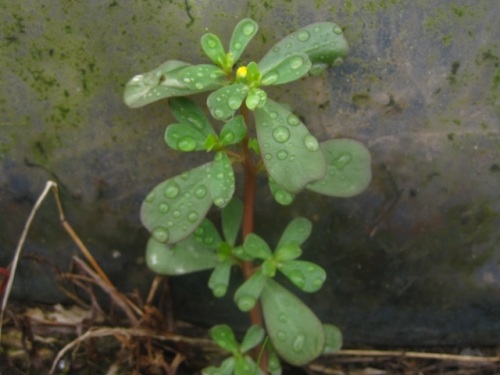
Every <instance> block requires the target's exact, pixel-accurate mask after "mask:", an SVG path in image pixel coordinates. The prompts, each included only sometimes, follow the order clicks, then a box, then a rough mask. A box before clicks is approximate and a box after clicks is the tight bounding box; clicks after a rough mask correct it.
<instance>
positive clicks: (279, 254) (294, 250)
mask: <svg viewBox="0 0 500 375" xmlns="http://www.w3.org/2000/svg"><path fill="white" fill-rule="evenodd" d="M301 255H302V249H301V248H300V247H299V245H297V244H295V243H288V244H286V245H282V246H280V247H278V248H277V249H276V251H275V252H274V259H276V261H277V262H286V261H289V260H293V259H297V258H298V257H300V256H301Z"/></svg>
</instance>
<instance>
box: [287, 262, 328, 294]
mask: <svg viewBox="0 0 500 375" xmlns="http://www.w3.org/2000/svg"><path fill="white" fill-rule="evenodd" d="M278 269H279V270H280V271H281V272H282V273H283V274H284V275H285V276H286V277H287V278H288V279H289V280H290V281H291V282H292V283H293V284H295V286H297V287H298V288H299V289H301V290H303V291H304V292H308V293H313V292H316V291H318V290H319V289H321V287H322V286H323V283H324V282H325V280H326V272H325V270H324V269H323V268H321V267H320V266H318V265H317V264H314V263H311V262H307V261H305V260H289V261H286V262H281V263H279V264H278Z"/></svg>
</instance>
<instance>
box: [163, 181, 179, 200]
mask: <svg viewBox="0 0 500 375" xmlns="http://www.w3.org/2000/svg"><path fill="white" fill-rule="evenodd" d="M178 195H179V185H177V183H175V182H174V181H170V182H169V183H168V184H167V187H166V188H165V196H166V197H167V198H172V199H173V198H175V197H177V196H178Z"/></svg>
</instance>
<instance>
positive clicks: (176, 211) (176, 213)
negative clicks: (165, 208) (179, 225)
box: [172, 210, 181, 219]
mask: <svg viewBox="0 0 500 375" xmlns="http://www.w3.org/2000/svg"><path fill="white" fill-rule="evenodd" d="M172 216H173V217H175V218H176V219H178V218H180V217H181V212H180V211H179V210H174V211H173V212H172Z"/></svg>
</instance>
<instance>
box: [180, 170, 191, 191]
mask: <svg viewBox="0 0 500 375" xmlns="http://www.w3.org/2000/svg"><path fill="white" fill-rule="evenodd" d="M188 178H189V172H184V173H183V174H181V179H183V180H184V181H186V180H187V179H188ZM186 194H189V193H186Z"/></svg>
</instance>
